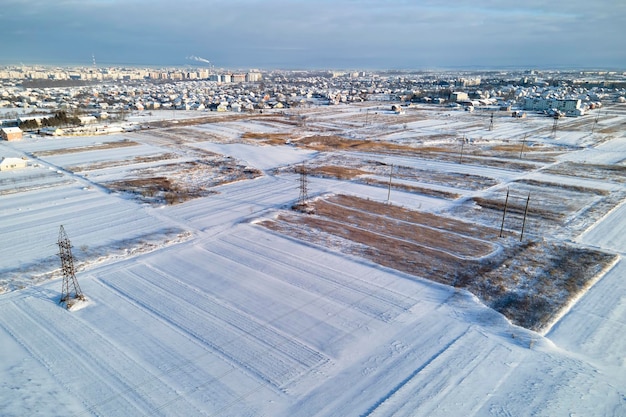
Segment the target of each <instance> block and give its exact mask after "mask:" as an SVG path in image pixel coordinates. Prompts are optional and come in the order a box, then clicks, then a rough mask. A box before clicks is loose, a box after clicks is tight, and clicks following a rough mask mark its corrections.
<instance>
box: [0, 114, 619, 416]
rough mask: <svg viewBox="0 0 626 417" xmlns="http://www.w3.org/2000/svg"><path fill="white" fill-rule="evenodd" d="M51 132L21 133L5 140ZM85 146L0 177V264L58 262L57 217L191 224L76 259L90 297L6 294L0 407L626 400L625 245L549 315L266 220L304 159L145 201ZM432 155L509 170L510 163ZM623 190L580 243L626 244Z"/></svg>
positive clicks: (23, 410) (289, 196)
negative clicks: (213, 189)
mask: <svg viewBox="0 0 626 417" xmlns="http://www.w3.org/2000/svg"><path fill="white" fill-rule="evenodd" d="M424 123H426V122H424ZM511 129H513V128H511ZM520 136H521V135H520ZM64 140H65V139H64ZM76 140H78V141H81V140H82V141H88V140H93V139H71V141H76ZM97 140H99V141H102V140H103V138H102V137H99V138H98V139H97ZM67 141H68V142H69V141H70V139H67ZM73 143H74V145H72V146H76V145H75V143H77V142H73ZM612 143H615V146H616V151H617V152H620V153H622V152H624V151H623V149H624V139H623V138H618V139H616V140H615V142H613V141H608V142H605V143H603V144H602V146H599V147H597V148H595V149H594V150H593V152H594V156H593V159H594V162H597V161H602V160H606V161H613V160H614V153H613V149H612V146H611V144H612ZM48 146H52V145H46V144H45V141H39V142H36V143H35V142H30V143H29V142H28V141H23V142H21V143H17V142H16V143H10V144H8V143H3V144H0V150H2V151H3V152H4V151H5V150H6V151H7V153H8V151H11V152H12V153H13V154H17V155H21V154H22V153H29V152H33V151H35V150H37V149H45V148H46V147H48ZM145 146H148V145H141V148H143V147H145ZM194 146H198V147H202V148H203V149H207V150H211V151H214V152H218V153H222V154H225V155H230V156H233V157H234V158H237V159H239V160H241V161H246V162H245V163H246V164H249V165H251V166H254V167H256V168H259V169H262V170H266V171H267V170H269V169H271V168H274V167H280V166H285V165H288V164H293V163H298V162H300V161H303V160H306V159H307V158H312V157H313V156H314V155H315V154H314V153H312V152H304V151H298V150H295V149H293V148H291V147H289V146H281V147H270V146H249V145H224V144H211V143H200V144H194ZM138 150H139V148H125V149H116V150H114V151H110V152H113V153H118V152H122V153H123V152H127V153H126V155H129V157H132V156H133V155H135V153H136V152H137V151H138ZM143 150H144V151H145V149H143ZM588 152H589V151H587V150H585V149H583V150H580V151H577V152H574V153H571V154H570V155H571V157H570V158H571V159H572V160H576V159H577V158H578V157H577V156H576V155H577V154H578V153H580V154H581V155H585V153H588ZM79 155H80V156H79ZM99 155H100V156H101V157H102V156H104V155H109V154H106V153H100V154H99ZM81 158H82V159H81ZM84 158H88V156H86V155H85V154H73V155H71V154H70V155H64V156H55V157H49V158H41V160H39V161H37V163H39V166H30V167H29V168H28V169H27V170H26V171H23V172H22V173H20V174H17V173H15V172H14V173H2V174H1V175H2V179H4V178H7V177H8V176H9V175H32V176H33V179H32V181H33V183H34V184H38V185H37V187H35V188H36V189H34V190H31V191H28V190H23V191H21V192H18V193H7V194H2V195H0V216H1V217H0V219H1V220H0V222H1V223H0V224H1V225H2V231H3V233H2V243H1V244H0V253H1V254H2V256H1V258H0V273H1V271H7V270H11V269H15V268H20V266H23V270H24V273H25V274H28V267H29V265H30V264H35V263H37V262H38V261H40V260H41V259H44V260H45V261H46V262H58V258H55V257H56V252H57V248H56V238H57V232H58V226H59V224H63V225H64V227H65V230H66V231H67V233H68V234H69V236H70V238H71V240H72V243H73V245H74V247H75V248H77V250H78V249H79V248H80V247H81V246H82V247H83V249H82V251H83V252H87V251H88V247H86V246H97V247H107V245H110V246H115V245H116V244H119V242H124V241H128V240H133V239H149V238H148V237H149V236H158V235H160V234H162V233H164V232H163V231H166V230H177V231H185V232H187V233H188V237H187V238H186V240H184V241H181V242H178V243H175V244H168V245H165V244H163V245H162V246H161V247H159V248H157V249H156V250H154V251H152V252H149V253H142V254H139V255H136V256H133V255H132V254H127V255H126V256H119V257H117V258H111V259H105V260H103V262H101V263H96V264H94V265H90V266H86V267H85V269H84V270H80V271H79V272H78V274H77V278H78V280H79V282H80V285H81V287H82V290H83V292H84V293H85V295H86V296H87V299H88V301H87V302H86V303H84V304H83V305H81V308H80V309H75V310H74V311H71V312H70V311H67V310H65V309H63V308H61V307H60V306H59V305H58V300H59V297H60V290H61V280H60V278H59V276H58V275H57V276H56V278H55V279H53V280H47V281H44V282H42V283H39V284H36V285H31V286H26V287H25V288H24V289H22V290H19V291H7V292H5V293H4V294H0V352H2V355H0V415H2V416H61V415H62V416H107V417H109V416H111V417H113V416H277V417H281V416H302V417H305V416H306V417H309V416H564V417H565V416H624V415H626V360H625V356H624V355H625V352H626V337H625V336H624V335H625V334H626V333H625V330H626V282H625V280H624V276H626V265H625V264H624V261H623V260H620V261H619V262H618V263H617V265H616V266H615V267H613V269H612V270H610V271H609V272H608V273H607V274H606V275H605V276H603V277H602V278H601V279H600V280H599V282H598V283H596V284H595V285H594V286H593V287H592V288H591V289H590V290H589V291H588V292H587V294H586V295H585V296H583V297H582V298H581V299H580V300H579V301H578V302H577V303H576V304H575V305H574V306H573V307H572V308H571V309H570V310H569V312H568V313H567V314H566V315H565V316H564V317H562V318H561V319H560V320H559V321H558V322H557V323H556V324H555V325H554V326H553V327H552V329H551V330H550V331H549V332H548V333H547V334H546V335H540V334H537V333H534V332H531V331H528V330H525V329H522V328H519V327H516V326H513V325H511V324H510V323H509V322H508V321H507V320H506V319H505V318H504V317H503V316H501V315H500V314H498V313H496V312H495V311H493V310H491V309H489V308H487V307H485V306H484V305H483V304H482V303H480V302H479V301H478V300H477V299H476V298H475V297H474V296H472V295H471V294H469V293H467V292H465V291H461V290H455V289H454V288H450V287H446V286H442V285H439V284H435V283H433V282H431V281H428V280H427V279H420V278H416V277H413V276H408V275H405V274H403V273H400V272H397V271H394V270H391V269H387V268H383V267H380V266H377V265H375V264H372V263H371V262H369V261H365V260H363V259H360V258H355V257H352V256H346V255H342V254H341V253H337V252H333V251H331V250H328V249H324V248H319V247H316V246H312V245H308V244H305V243H303V242H300V241H297V240H294V239H291V238H286V237H283V236H280V235H277V234H275V233H272V232H270V231H268V230H266V229H264V228H261V227H259V226H257V225H255V221H256V220H258V219H261V218H263V217H270V216H273V215H274V212H275V211H276V210H277V209H279V208H282V207H285V206H288V205H290V204H291V203H293V202H294V201H295V200H296V199H297V197H298V176H297V175H295V174H293V175H282V176H276V177H274V176H270V175H265V176H263V177H261V178H257V179H255V180H250V181H240V182H236V183H233V184H229V185H225V186H221V187H218V193H217V194H215V195H211V196H208V197H205V198H200V199H195V200H191V201H188V202H186V203H184V204H179V205H175V206H166V207H149V206H146V205H140V204H138V203H137V202H135V201H132V200H128V199H125V198H122V197H120V196H119V195H117V194H109V193H108V192H107V191H105V190H104V189H102V188H100V187H97V186H93V184H92V183H90V182H89V181H88V180H87V179H85V178H84V177H81V176H78V175H73V174H71V173H69V172H66V171H64V170H62V168H61V166H63V165H66V164H74V163H80V162H81V161H83V160H84ZM399 158H400V157H394V158H391V157H389V161H390V162H391V163H394V162H398V159H399ZM585 158H586V157H585ZM425 164H426V166H429V167H431V168H432V169H437V170H446V169H448V168H449V169H456V170H460V171H461V172H468V173H472V174H477V175H480V174H484V175H486V176H490V177H495V178H498V179H500V180H503V181H506V180H509V179H511V178H513V176H514V175H515V174H514V173H512V172H509V171H505V170H498V169H495V168H484V169H483V171H481V168H480V167H476V166H469V165H468V166H459V165H456V167H455V168H451V166H452V165H453V164H448V163H443V162H435V161H428V162H426V163H425ZM422 168H423V166H422ZM117 169H120V170H122V169H124V168H123V167H119V168H117ZM37 181H39V182H37ZM22 182H23V181H22ZM41 183H43V185H41ZM44 185H49V186H44ZM614 186H615V185H614ZM309 187H310V188H309V192H310V194H311V195H317V194H321V193H326V192H343V193H348V194H355V195H359V196H362V197H366V198H372V199H376V200H379V201H385V200H386V198H387V190H386V189H384V188H376V187H368V186H365V185H358V184H346V183H344V182H340V181H334V180H325V179H312V180H311V181H310V183H309ZM598 187H600V188H601V186H600V185H598ZM392 200H393V201H394V203H397V204H401V205H405V206H407V207H413V208H418V207H419V208H420V209H422V210H433V211H435V210H437V209H438V208H441V207H443V206H444V205H445V204H449V202H446V201H442V200H439V199H436V198H431V197H426V196H420V195H416V194H409V193H400V192H395V191H394V192H393V193H392ZM625 210H626V208H625V206H624V205H622V206H619V207H618V208H616V209H615V210H614V211H613V212H611V213H609V214H608V215H607V216H605V217H604V218H603V219H602V220H601V221H600V222H598V223H596V224H595V225H594V226H593V227H592V228H591V229H589V230H588V231H587V232H586V233H585V234H584V235H582V236H581V237H580V238H579V240H580V241H581V243H584V244H587V245H591V246H594V247H598V248H604V249H607V250H611V251H614V252H616V253H618V254H620V255H621V256H623V255H624V253H625V249H626V233H623V231H624V229H625V228H626V215H625V214H624V211H625ZM42 254H43V255H42ZM424 278H428V277H424Z"/></svg>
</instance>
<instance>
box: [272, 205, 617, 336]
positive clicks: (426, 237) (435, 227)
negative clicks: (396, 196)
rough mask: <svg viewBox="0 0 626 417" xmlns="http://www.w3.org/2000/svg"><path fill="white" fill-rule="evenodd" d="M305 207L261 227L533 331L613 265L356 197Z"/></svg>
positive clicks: (605, 258) (599, 255) (587, 253)
mask: <svg viewBox="0 0 626 417" xmlns="http://www.w3.org/2000/svg"><path fill="white" fill-rule="evenodd" d="M311 206H312V207H313V208H314V212H315V215H307V214H302V213H297V212H283V213H282V214H280V215H279V216H278V217H277V218H276V219H275V220H266V221H264V222H261V225H263V226H264V227H267V228H269V229H271V230H274V231H277V232H280V233H283V234H287V235H290V236H293V237H296V238H298V239H302V240H305V241H308V242H312V243H315V244H320V245H325V246H329V247H333V248H335V249H338V250H340V251H341V252H342V253H348V254H352V255H355V256H360V257H364V258H366V259H369V260H371V261H373V262H376V263H378V264H380V265H383V266H386V267H389V268H394V269H397V270H400V271H403V272H406V273H409V274H412V275H415V276H419V277H422V278H427V279H430V280H433V281H436V282H440V283H443V284H447V285H451V286H455V287H460V288H466V289H468V290H469V291H471V292H473V293H474V294H476V295H477V296H478V297H479V298H480V299H481V300H482V301H483V302H485V303H486V304H487V305H489V306H491V307H492V308H494V309H496V310H497V311H499V312H501V313H502V314H504V315H505V316H507V317H508V318H509V319H510V320H511V321H513V322H514V323H516V324H519V325H521V326H524V327H527V328H529V329H533V330H541V329H543V328H544V327H545V326H546V325H548V324H549V323H550V322H551V321H552V320H553V319H554V317H556V316H557V315H558V313H559V311H560V310H561V309H562V308H564V307H565V306H566V305H567V304H568V303H569V302H570V300H572V299H573V298H575V297H577V296H578V295H579V294H580V293H581V292H583V291H585V290H586V289H587V288H588V287H589V286H590V285H591V282H592V281H593V279H594V278H595V277H597V276H598V275H599V274H601V273H602V271H604V270H605V269H606V268H607V267H608V266H609V265H611V264H612V263H613V262H614V260H615V258H616V257H615V256H614V255H611V254H607V253H603V252H599V251H593V250H588V249H580V248H575V247H572V246H569V245H566V244H563V243H559V242H547V241H530V242H524V243H520V242H519V241H518V240H517V239H510V238H507V239H497V238H496V237H495V236H496V234H497V230H495V229H494V228H490V227H485V226H481V225H479V224H476V223H468V222H462V221H459V220H456V219H451V218H446V217H442V216H438V215H435V214H431V213H423V212H417V211H412V210H407V209H405V208H402V207H397V206H391V205H387V204H383V203H379V202H375V201H370V200H364V199H360V198H356V197H349V196H343V195H339V196H332V197H329V198H328V199H327V200H316V201H315V202H312V203H311ZM490 238H491V241H489V239H490ZM496 242H497V243H496Z"/></svg>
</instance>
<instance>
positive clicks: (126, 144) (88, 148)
mask: <svg viewBox="0 0 626 417" xmlns="http://www.w3.org/2000/svg"><path fill="white" fill-rule="evenodd" d="M137 145H139V144H138V143H137V142H133V141H132V140H123V141H119V142H104V143H99V144H95V145H87V146H77V147H74V148H63V149H52V150H49V151H39V152H33V155H34V156H36V157H45V156H52V155H64V154H68V153H77V152H87V151H101V150H105V149H114V148H126V147H129V146H137Z"/></svg>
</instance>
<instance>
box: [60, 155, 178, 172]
mask: <svg viewBox="0 0 626 417" xmlns="http://www.w3.org/2000/svg"><path fill="white" fill-rule="evenodd" d="M177 157H178V155H176V154H173V153H164V154H159V155H152V156H136V157H134V158H132V159H124V160H115V161H103V162H97V163H93V164H83V165H73V166H68V167H65V169H67V170H68V171H71V172H83V171H94V170H97V169H104V168H113V167H120V166H128V165H135V164H140V163H150V162H159V161H166V160H168V159H175V158H177Z"/></svg>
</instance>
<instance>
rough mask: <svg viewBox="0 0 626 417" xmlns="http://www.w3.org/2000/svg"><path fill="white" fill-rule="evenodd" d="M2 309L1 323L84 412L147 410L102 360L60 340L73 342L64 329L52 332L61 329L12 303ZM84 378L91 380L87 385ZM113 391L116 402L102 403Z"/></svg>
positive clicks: (106, 413)
mask: <svg viewBox="0 0 626 417" xmlns="http://www.w3.org/2000/svg"><path fill="white" fill-rule="evenodd" d="M20 302H24V300H20ZM34 304H36V303H29V306H32V305H34ZM55 308H57V309H58V310H60V311H61V312H64V311H63V310H62V309H61V308H58V307H56V306H55ZM1 310H2V314H1V315H0V320H1V323H0V325H2V327H4V328H5V329H6V330H7V331H8V332H9V333H10V334H11V335H12V336H13V338H14V339H15V340H16V341H17V342H18V343H20V344H21V345H22V346H24V348H25V349H26V350H27V351H28V352H29V353H30V354H31V355H32V356H33V357H34V358H35V359H36V360H37V361H38V362H39V363H41V364H42V365H43V366H44V367H45V368H46V369H47V370H48V372H50V374H51V375H52V377H53V378H55V379H56V380H57V381H59V383H60V384H61V385H62V386H63V388H64V389H65V390H66V391H68V392H70V393H71V394H72V395H73V396H74V397H76V398H78V399H80V401H81V402H82V403H83V404H84V405H85V408H86V411H85V412H86V413H89V414H91V415H95V416H106V417H109V416H115V415H120V416H122V415H141V414H142V410H146V409H150V407H149V404H147V403H145V402H143V401H142V399H141V398H138V397H137V396H136V395H126V394H125V393H130V392H131V389H132V387H131V386H130V385H128V384H127V383H126V381H124V380H123V379H122V377H121V376H119V375H115V374H113V373H111V372H110V370H109V369H107V368H106V367H104V366H103V362H101V361H95V360H94V358H93V357H92V356H91V355H90V354H89V353H88V352H86V351H85V350H84V349H81V348H80V346H78V344H76V343H74V344H72V347H71V348H70V347H68V345H67V344H64V343H62V341H61V340H66V341H67V340H70V341H73V340H74V338H73V337H72V336H73V335H69V338H68V335H67V333H66V332H62V333H61V336H62V337H59V334H53V333H52V332H51V330H50V329H54V330H55V331H56V330H61V329H60V328H59V326H58V324H55V323H45V324H48V325H47V326H46V325H44V323H42V322H41V321H39V320H38V319H40V318H41V317H40V315H38V314H36V315H35V317H36V318H35V317H33V314H32V313H33V311H28V312H27V311H24V310H23V309H22V308H20V307H19V306H18V305H17V304H14V303H10V304H4V305H2V306H1ZM64 313H67V312H64ZM53 315H54V316H56V314H53ZM64 324H65V323H64ZM81 330H82V329H81ZM43 336H46V337H43ZM105 363H106V361H105ZM85 381H94V382H92V383H87V384H86V383H85ZM96 381H98V382H96ZM112 392H113V393H115V394H117V395H116V400H117V401H116V402H115V403H113V402H102V398H107V397H109V396H110V395H111V393H112Z"/></svg>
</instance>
